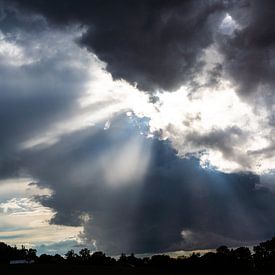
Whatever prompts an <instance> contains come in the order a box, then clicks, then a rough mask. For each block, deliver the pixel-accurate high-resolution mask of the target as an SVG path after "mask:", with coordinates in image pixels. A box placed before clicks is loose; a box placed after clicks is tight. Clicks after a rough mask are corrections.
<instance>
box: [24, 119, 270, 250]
mask: <svg viewBox="0 0 275 275" xmlns="http://www.w3.org/2000/svg"><path fill="white" fill-rule="evenodd" d="M135 127H136V126H135V123H133V119H130V120H129V119H127V118H123V117H118V118H116V120H114V121H113V123H112V124H111V127H110V128H109V130H107V131H104V130H103V125H102V130H100V129H99V128H90V129H86V130H82V131H80V132H78V133H74V134H72V135H70V136H64V137H63V138H62V140H60V142H59V143H57V144H55V145H54V146H52V147H51V148H48V149H43V150H38V151H37V150H34V151H32V152H30V151H29V152H28V153H26V154H25V155H24V158H23V163H24V165H25V169H27V170H28V171H29V173H30V174H31V175H32V176H33V177H35V178H36V179H39V180H40V182H39V183H38V184H39V185H41V186H46V187H48V188H51V189H52V190H53V195H52V196H51V197H40V198H38V199H39V200H40V201H41V202H42V204H43V205H45V206H48V207H51V208H52V209H53V210H54V211H56V215H55V217H54V218H53V219H52V223H56V224H63V225H64V224H65V225H75V226H76V225H82V224H83V225H84V233H83V236H82V237H83V239H84V240H86V242H87V243H89V241H91V240H96V244H97V248H98V249H102V250H105V251H108V252H109V253H120V252H122V251H124V252H133V251H134V252H139V253H141V252H160V251H167V250H178V249H195V248H213V246H217V245H219V244H223V243H226V244H227V245H237V244H244V243H251V242H253V241H254V242H255V241H258V240H262V239H266V238H269V237H271V236H272V235H273V234H274V231H273V229H272V228H273V226H272V225H274V224H275V216H274V210H275V200H274V194H273V193H271V192H270V191H269V190H268V189H265V188H261V185H260V184H259V178H258V176H255V175H253V174H249V173H248V174H225V173H222V172H217V171H215V170H209V169H203V168H201V167H200V165H199V160H197V159H195V158H190V159H181V158H179V157H178V156H177V155H176V152H175V151H174V150H173V149H172V148H171V145H170V144H169V142H166V141H159V140H157V139H147V138H145V137H143V136H140V134H139V130H138V129H136V130H135ZM133 138H135V139H136V138H137V140H138V143H139V144H140V145H141V148H142V149H141V151H142V152H143V154H144V155H145V154H146V153H148V152H150V162H149V164H148V167H147V170H146V173H145V174H144V177H142V178H139V179H138V180H135V177H133V180H132V178H131V177H130V178H129V179H128V180H127V181H126V182H125V183H124V184H120V183H119V182H116V183H115V184H114V185H112V184H111V185H110V183H109V182H108V180H106V177H105V175H106V172H110V171H111V173H113V174H112V176H113V177H115V176H116V173H115V168H114V167H115V166H116V163H117V161H118V158H119V157H118V156H119V152H122V151H123V149H122V148H123V146H124V144H127V143H128V140H133ZM113 150H115V151H116V154H115V155H116V158H115V159H113V158H112V157H110V158H109V157H108V156H109V155H112V152H113ZM131 154H132V151H131V147H130V148H129V150H127V154H126V155H125V156H124V157H125V159H128V160H129V155H131ZM103 156H104V159H105V161H104V166H103V167H102V166H100V165H99V164H100V160H101V159H102V157H103ZM139 161H140V159H139ZM138 165H140V162H139V163H138ZM123 167H124V168H125V169H130V168H129V162H127V161H125V163H123ZM87 215H89V216H90V220H87V219H85V218H83V217H86V216H87ZM182 231H183V232H182ZM188 232H190V233H188Z"/></svg>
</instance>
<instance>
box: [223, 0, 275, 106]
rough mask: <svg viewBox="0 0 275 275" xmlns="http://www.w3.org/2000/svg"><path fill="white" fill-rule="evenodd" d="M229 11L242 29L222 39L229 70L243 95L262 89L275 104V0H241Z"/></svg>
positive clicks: (249, 94) (227, 70) (247, 95)
mask: <svg viewBox="0 0 275 275" xmlns="http://www.w3.org/2000/svg"><path fill="white" fill-rule="evenodd" d="M229 13H230V15H231V16H232V18H233V19H234V20H235V21H236V22H237V23H239V25H240V28H239V29H236V30H235V31H234V33H233V34H232V35H231V36H228V35H222V36H221V37H219V39H218V43H219V46H220V51H221V53H222V54H223V55H224V57H225V61H224V69H225V72H226V73H227V74H228V75H229V76H230V78H231V80H232V81H233V82H234V83H235V85H236V86H237V88H238V90H239V92H240V94H241V95H242V96H243V97H246V98H249V97H250V96H251V95H253V94H255V93H256V92H260V94H262V95H263V96H264V97H266V99H267V100H266V102H269V103H274V99H273V90H274V84H275V83H274V73H275V62H274V61H275V31H274V30H275V28H274V27H275V19H274V18H275V2H274V1H272V0H271V1H269V0H267V1H240V3H238V4H236V5H235V6H234V8H232V10H229ZM258 94H259V93H258ZM270 101H271V102H270Z"/></svg>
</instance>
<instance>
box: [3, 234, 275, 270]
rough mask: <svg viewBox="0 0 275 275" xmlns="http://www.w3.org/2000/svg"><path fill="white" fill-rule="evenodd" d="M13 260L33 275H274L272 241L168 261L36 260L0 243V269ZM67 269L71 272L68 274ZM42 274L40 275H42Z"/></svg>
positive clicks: (87, 256) (99, 255)
mask: <svg viewBox="0 0 275 275" xmlns="http://www.w3.org/2000/svg"><path fill="white" fill-rule="evenodd" d="M13 260H25V261H27V262H34V263H33V264H29V265H27V266H28V267H27V268H28V270H25V271H26V272H29V270H31V269H33V268H35V269H36V272H37V271H39V268H40V267H43V270H44V271H45V270H48V269H47V268H49V266H52V267H53V268H54V270H55V271H56V270H57V269H58V270H66V272H67V273H66V274H75V273H74V272H73V270H75V272H76V273H77V272H79V270H78V271H77V268H80V269H81V272H83V270H85V272H86V271H87V274H89V272H88V271H89V270H90V271H91V270H92V271H93V272H92V273H93V274H107V273H108V274H109V273H112V274H191V273H194V272H195V273H196V272H203V273H205V272H211V273H212V274H221V273H222V274H232V273H236V272H237V273H238V274H239V273H242V274H272V273H275V238H273V239H272V240H269V241H266V242H262V243H260V244H259V245H257V246H254V247H253V252H251V251H250V249H249V248H247V247H239V248H236V249H229V248H228V247H226V246H221V247H219V248H217V249H216V252H208V253H206V254H203V255H200V254H195V253H193V254H192V255H191V256H188V257H185V256H181V257H178V258H171V257H170V256H168V255H153V256H151V257H145V258H137V257H135V255H134V254H131V255H130V256H127V255H125V254H122V255H121V256H120V257H119V258H118V259H115V258H112V257H108V256H106V255H105V254H104V253H103V252H94V253H91V252H90V250H89V249H87V248H84V249H82V250H80V252H79V253H75V252H74V250H69V251H68V252H67V253H66V254H65V256H64V257H62V256H60V255H58V254H56V255H54V256H53V255H46V254H42V255H40V256H37V255H36V250H35V249H32V248H30V249H26V248H25V247H24V246H22V247H21V248H20V249H19V248H17V247H11V246H9V245H7V244H5V243H0V263H1V264H2V265H1V266H2V267H3V266H8V265H9V264H10V261H13ZM67 266H70V267H73V268H70V269H69V271H68V270H67V269H66V267H67ZM17 270H19V269H17ZM43 270H41V274H46V273H43ZM54 270H53V271H54ZM100 270H101V271H102V270H103V271H104V272H100ZM48 272H51V271H48ZM61 274H63V273H61Z"/></svg>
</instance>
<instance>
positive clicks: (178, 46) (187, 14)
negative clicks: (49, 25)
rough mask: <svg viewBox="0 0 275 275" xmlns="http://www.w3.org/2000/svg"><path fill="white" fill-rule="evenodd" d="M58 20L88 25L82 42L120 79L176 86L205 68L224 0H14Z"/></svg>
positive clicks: (144, 86) (148, 87) (140, 84)
mask: <svg viewBox="0 0 275 275" xmlns="http://www.w3.org/2000/svg"><path fill="white" fill-rule="evenodd" d="M13 2H17V4H18V5H19V6H20V9H22V8H23V9H25V10H26V9H27V10H28V9H31V10H33V11H34V12H36V13H41V14H43V15H44V16H46V17H47V18H48V19H50V21H51V22H54V23H55V24H57V25H60V24H61V25H65V24H69V23H78V24H81V25H84V26H85V27H86V28H87V32H86V33H85V34H84V35H83V36H82V38H81V39H80V40H79V43H80V44H82V45H83V46H85V47H87V48H88V49H89V50H91V51H92V52H94V53H95V54H96V55H97V56H98V57H99V58H100V59H101V60H102V61H104V62H106V63H107V70H108V71H109V72H111V74H112V76H113V77H114V78H115V79H120V78H123V79H126V80H127V81H128V82H130V83H137V85H138V87H139V88H141V89H145V90H149V91H153V90H155V89H165V90H175V89H177V88H178V87H180V86H181V84H182V83H184V82H186V81H188V82H190V81H191V80H192V78H193V77H195V76H196V75H197V74H198V72H199V71H200V70H201V69H202V67H203V63H202V62H201V60H200V57H201V55H202V53H203V50H204V49H205V48H206V47H207V46H209V45H210V44H211V43H212V42H213V30H214V29H215V28H216V27H217V24H218V22H219V21H220V20H221V18H222V14H223V11H224V8H225V6H226V5H225V4H224V3H223V1H178V0H173V1H163V0H161V1H156V0H149V1H148V0H142V1H125V0H119V1H111V0H104V1H97V0H94V1H87V0H81V1H76V0H69V1H49V0H47V1H46V0H45V1H31V0H23V1H13Z"/></svg>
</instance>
